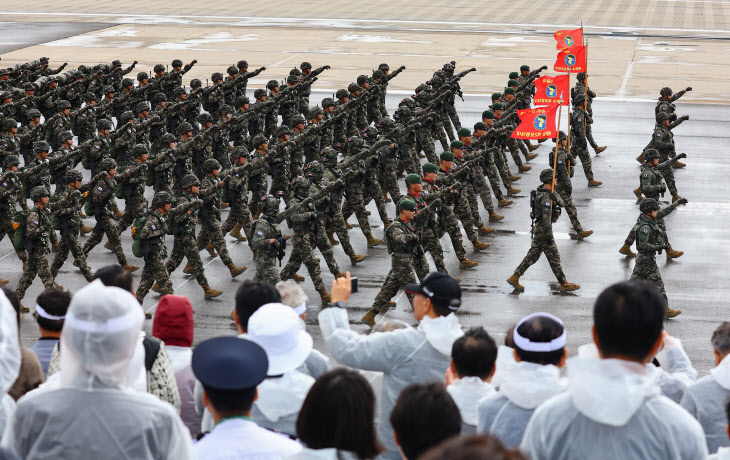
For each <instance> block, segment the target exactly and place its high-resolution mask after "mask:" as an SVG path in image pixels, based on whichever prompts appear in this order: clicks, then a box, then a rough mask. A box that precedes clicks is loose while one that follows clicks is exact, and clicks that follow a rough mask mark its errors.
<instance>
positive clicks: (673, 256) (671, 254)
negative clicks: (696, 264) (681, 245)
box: [667, 248, 684, 260]
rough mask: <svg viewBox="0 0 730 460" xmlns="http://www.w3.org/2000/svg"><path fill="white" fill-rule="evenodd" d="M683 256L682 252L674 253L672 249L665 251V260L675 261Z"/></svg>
mask: <svg viewBox="0 0 730 460" xmlns="http://www.w3.org/2000/svg"><path fill="white" fill-rule="evenodd" d="M683 255H684V251H675V250H674V249H672V248H669V249H667V260H672V259H676V258H678V257H682V256H683Z"/></svg>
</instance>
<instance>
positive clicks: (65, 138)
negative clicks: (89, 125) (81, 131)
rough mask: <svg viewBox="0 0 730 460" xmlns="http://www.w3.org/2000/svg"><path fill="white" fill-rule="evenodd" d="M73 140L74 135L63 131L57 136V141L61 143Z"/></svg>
mask: <svg viewBox="0 0 730 460" xmlns="http://www.w3.org/2000/svg"><path fill="white" fill-rule="evenodd" d="M73 138H74V135H73V133H72V132H71V131H63V132H62V133H61V134H59V135H58V140H59V141H61V142H66V141H70V140H71V139H73Z"/></svg>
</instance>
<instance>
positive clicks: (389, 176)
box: [378, 162, 403, 205]
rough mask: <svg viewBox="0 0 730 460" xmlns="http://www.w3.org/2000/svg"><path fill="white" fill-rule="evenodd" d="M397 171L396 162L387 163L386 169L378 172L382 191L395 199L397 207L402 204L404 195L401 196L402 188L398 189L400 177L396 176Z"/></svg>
mask: <svg viewBox="0 0 730 460" xmlns="http://www.w3.org/2000/svg"><path fill="white" fill-rule="evenodd" d="M395 169H396V165H395V162H390V163H386V164H385V168H381V169H380V170H379V171H378V174H379V175H380V181H381V183H382V189H383V190H386V191H387V192H388V193H389V194H390V197H391V198H392V199H393V203H395V204H396V205H397V204H398V203H400V200H401V199H402V198H403V195H401V193H400V187H398V176H396V172H395Z"/></svg>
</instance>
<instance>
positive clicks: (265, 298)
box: [236, 280, 281, 332]
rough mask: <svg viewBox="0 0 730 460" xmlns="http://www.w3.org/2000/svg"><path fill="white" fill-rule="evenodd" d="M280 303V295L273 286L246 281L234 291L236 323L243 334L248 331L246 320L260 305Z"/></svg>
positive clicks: (264, 282)
mask: <svg viewBox="0 0 730 460" xmlns="http://www.w3.org/2000/svg"><path fill="white" fill-rule="evenodd" d="M275 302H281V294H279V291H278V290H277V289H276V288H275V287H274V285H273V284H271V283H267V282H266V281H254V280H246V281H244V282H243V283H241V285H240V286H239V287H238V290H237V291H236V313H237V314H238V323H239V325H240V326H241V329H243V331H244V332H246V331H248V320H249V318H251V315H253V314H254V313H256V310H258V309H259V308H260V307H261V306H262V305H266V304H267V303H275Z"/></svg>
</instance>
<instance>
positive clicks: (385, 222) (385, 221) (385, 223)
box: [383, 218, 393, 228]
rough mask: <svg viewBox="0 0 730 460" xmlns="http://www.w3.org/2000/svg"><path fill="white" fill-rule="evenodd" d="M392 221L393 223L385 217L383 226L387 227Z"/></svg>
mask: <svg viewBox="0 0 730 460" xmlns="http://www.w3.org/2000/svg"><path fill="white" fill-rule="evenodd" d="M392 223H393V222H391V221H390V219H388V218H386V219H385V220H384V221H383V228H388V227H389V226H390V224H392Z"/></svg>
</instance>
